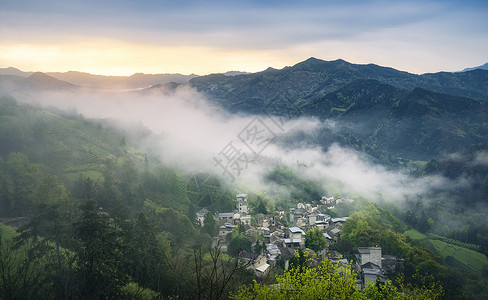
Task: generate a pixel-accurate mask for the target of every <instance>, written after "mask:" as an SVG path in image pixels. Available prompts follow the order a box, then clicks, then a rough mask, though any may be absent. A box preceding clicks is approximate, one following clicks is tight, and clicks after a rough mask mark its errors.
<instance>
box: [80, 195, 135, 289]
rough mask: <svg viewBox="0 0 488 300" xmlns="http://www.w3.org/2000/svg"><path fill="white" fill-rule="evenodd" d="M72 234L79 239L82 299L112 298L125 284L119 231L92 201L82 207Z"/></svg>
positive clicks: (126, 277) (125, 277)
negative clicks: (74, 231) (74, 233)
mask: <svg viewBox="0 0 488 300" xmlns="http://www.w3.org/2000/svg"><path fill="white" fill-rule="evenodd" d="M81 209H82V212H81V219H80V221H79V223H78V224H77V228H76V234H77V236H78V238H79V240H80V250H79V251H78V265H79V271H80V277H79V278H80V279H81V281H80V284H81V286H82V288H81V292H82V294H81V295H82V297H87V298H100V297H115V296H116V295H117V293H118V292H119V290H120V288H121V287H123V286H124V285H125V284H127V282H128V276H127V275H126V273H125V272H124V271H123V266H124V263H125V258H124V257H123V255H122V245H121V240H120V233H121V232H120V229H118V228H117V227H116V226H114V225H115V224H113V223H112V222H113V221H112V220H111V219H110V218H109V216H107V215H106V214H105V213H104V212H103V211H101V210H100V209H99V207H98V206H97V203H96V202H95V201H94V200H88V201H87V202H86V203H85V204H84V205H83V206H82V207H81Z"/></svg>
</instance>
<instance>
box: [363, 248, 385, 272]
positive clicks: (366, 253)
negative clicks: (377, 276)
mask: <svg viewBox="0 0 488 300" xmlns="http://www.w3.org/2000/svg"><path fill="white" fill-rule="evenodd" d="M358 251H359V260H360V262H361V265H364V264H366V263H369V262H371V263H373V264H375V265H377V266H378V267H380V269H381V268H382V267H381V247H359V248H358Z"/></svg>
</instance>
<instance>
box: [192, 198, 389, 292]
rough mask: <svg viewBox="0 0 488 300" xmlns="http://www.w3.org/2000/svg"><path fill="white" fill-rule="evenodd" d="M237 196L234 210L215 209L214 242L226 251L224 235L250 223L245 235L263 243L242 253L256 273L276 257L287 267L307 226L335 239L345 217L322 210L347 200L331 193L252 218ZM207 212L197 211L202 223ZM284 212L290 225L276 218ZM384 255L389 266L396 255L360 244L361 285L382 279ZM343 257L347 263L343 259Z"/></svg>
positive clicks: (336, 256)
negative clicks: (253, 251) (261, 247)
mask: <svg viewBox="0 0 488 300" xmlns="http://www.w3.org/2000/svg"><path fill="white" fill-rule="evenodd" d="M236 200H237V202H236V208H235V211H233V212H224V213H217V214H216V215H215V216H214V217H215V219H216V221H218V225H219V231H218V235H217V236H216V237H214V245H215V246H219V247H221V249H222V250H224V251H225V250H226V249H227V243H228V239H226V236H227V235H228V234H229V233H231V232H232V231H233V230H234V228H235V226H236V225H241V224H245V225H249V227H250V228H249V229H248V230H247V231H246V236H248V237H249V238H251V240H253V239H254V240H255V241H254V243H256V242H259V240H258V239H256V236H258V235H260V236H261V237H262V238H260V239H264V241H265V243H266V247H265V249H264V251H263V253H262V254H261V255H256V254H251V253H243V256H242V257H243V258H244V259H247V260H249V261H250V267H252V268H253V269H254V271H255V274H256V276H258V277H262V276H264V275H266V274H267V273H268V272H269V271H270V269H271V268H272V267H273V266H274V265H276V264H277V262H278V261H279V260H281V261H282V262H283V263H284V267H285V268H286V267H287V266H288V260H289V259H290V258H291V257H293V256H294V255H295V250H297V249H304V248H305V236H306V234H305V231H306V230H307V229H309V228H319V229H321V230H322V231H323V235H324V237H325V238H326V239H327V241H328V243H327V246H329V245H330V243H333V242H334V241H337V240H338V239H339V238H340V233H341V230H342V225H343V223H344V222H345V221H346V220H347V217H342V218H332V217H331V216H330V215H328V214H325V213H323V212H322V210H325V209H324V208H329V209H330V208H333V207H334V206H335V205H336V204H337V203H338V202H339V201H349V200H344V199H337V200H336V199H334V197H323V198H322V199H321V200H320V201H319V202H318V203H317V204H315V205H312V204H304V203H298V204H297V207H296V208H291V209H290V211H289V212H288V213H285V212H284V211H280V212H275V213H274V214H271V215H257V216H254V218H252V217H251V215H250V214H249V206H248V201H247V194H238V195H237V196H236ZM207 212H208V211H207V210H206V209H202V210H200V211H198V212H197V219H198V220H199V222H200V224H201V225H202V226H203V222H204V219H205V215H206V214H207ZM283 215H285V216H286V218H287V221H288V224H289V225H290V226H289V227H284V226H283V225H282V224H281V223H280V222H279V220H278V218H279V217H282V216H283ZM251 219H253V222H252V224H253V226H251ZM316 254H317V258H318V259H321V258H323V257H329V258H330V259H332V260H337V259H339V258H340V254H339V253H337V252H336V251H329V250H328V247H326V249H324V250H323V251H321V252H320V253H316ZM385 259H388V260H389V261H390V263H389V266H391V265H392V263H391V260H392V259H393V260H394V261H395V262H396V258H392V257H391V256H383V257H382V255H381V248H380V247H369V248H359V254H358V255H357V259H356V261H357V263H356V266H355V267H356V270H357V271H358V272H359V274H361V279H360V280H359V281H358V284H360V286H361V287H362V286H364V284H363V283H367V282H373V281H374V282H376V280H377V279H378V280H384V279H385V276H384V275H385V272H386V271H385V270H384V269H383V267H382V260H383V261H384V260H385ZM342 261H343V262H344V263H347V261H346V260H344V259H343V260H342ZM393 267H394V264H393Z"/></svg>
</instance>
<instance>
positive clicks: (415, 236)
mask: <svg viewBox="0 0 488 300" xmlns="http://www.w3.org/2000/svg"><path fill="white" fill-rule="evenodd" d="M403 234H404V235H406V236H407V237H409V238H411V239H412V240H423V239H425V238H426V237H427V236H426V235H425V234H423V233H421V232H418V231H417V230H415V229H410V230H407V231H405V232H404V233H403Z"/></svg>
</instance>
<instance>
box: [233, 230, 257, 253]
mask: <svg viewBox="0 0 488 300" xmlns="http://www.w3.org/2000/svg"><path fill="white" fill-rule="evenodd" d="M251 248H252V242H251V240H250V239H249V238H247V237H246V236H245V235H244V234H243V233H239V232H233V233H232V239H231V240H230V243H229V247H228V251H229V254H230V255H232V256H235V257H237V256H239V254H240V253H241V252H242V251H247V252H251V251H252V249H251Z"/></svg>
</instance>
